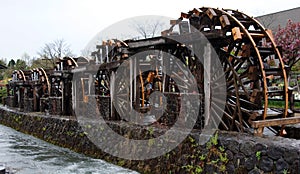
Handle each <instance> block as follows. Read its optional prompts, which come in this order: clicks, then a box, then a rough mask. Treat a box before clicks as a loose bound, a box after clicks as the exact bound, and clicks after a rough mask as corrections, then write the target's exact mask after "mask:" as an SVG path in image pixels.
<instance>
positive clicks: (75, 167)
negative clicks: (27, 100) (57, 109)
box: [0, 125, 137, 174]
mask: <svg viewBox="0 0 300 174" xmlns="http://www.w3.org/2000/svg"><path fill="white" fill-rule="evenodd" d="M1 165H2V166H5V168H6V169H7V170H9V171H10V172H11V173H14V174H52V173H53V174H77V173H78V174H137V172H134V171H130V170H128V169H124V168H121V167H119V166H116V165H113V164H110V163H107V162H105V161H102V160H99V159H93V158H89V157H86V156H84V155H81V154H78V153H75V152H72V151H70V150H69V149H66V148H61V147H58V146H55V145H52V144H49V143H47V142H45V141H42V140H40V139H37V138H35V137H33V136H30V135H26V134H23V133H20V132H17V131H15V130H14V129H11V128H9V127H6V126H3V125H0V166H1Z"/></svg>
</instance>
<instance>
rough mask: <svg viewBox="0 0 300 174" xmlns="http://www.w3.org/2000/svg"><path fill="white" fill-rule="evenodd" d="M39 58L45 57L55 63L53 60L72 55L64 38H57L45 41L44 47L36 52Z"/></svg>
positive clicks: (49, 61)
mask: <svg viewBox="0 0 300 174" xmlns="http://www.w3.org/2000/svg"><path fill="white" fill-rule="evenodd" d="M37 54H38V55H39V56H40V58H41V59H45V60H47V61H44V62H48V63H51V64H52V65H53V66H54V65H55V61H56V60H57V59H59V58H62V57H65V56H73V53H72V51H71V49H70V45H68V44H67V43H66V42H65V40H64V39H58V40H55V41H54V42H51V43H46V44H45V46H44V47H42V48H41V50H40V51H39V52H38V53H37Z"/></svg>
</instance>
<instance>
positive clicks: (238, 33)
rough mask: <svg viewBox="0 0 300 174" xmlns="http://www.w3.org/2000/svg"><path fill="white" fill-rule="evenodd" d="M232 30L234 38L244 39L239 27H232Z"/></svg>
mask: <svg viewBox="0 0 300 174" xmlns="http://www.w3.org/2000/svg"><path fill="white" fill-rule="evenodd" d="M231 32H232V36H233V39H234V40H241V39H242V34H241V31H240V28H239V27H234V28H232V30H231Z"/></svg>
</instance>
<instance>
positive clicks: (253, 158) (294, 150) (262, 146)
mask: <svg viewBox="0 0 300 174" xmlns="http://www.w3.org/2000/svg"><path fill="white" fill-rule="evenodd" d="M0 123H1V124H4V125H7V126H10V127H12V128H14V129H16V130H18V131H21V132H24V133H27V134H30V135H33V136H36V137H38V138H40V139H43V140H45V141H48V142H50V143H53V144H55V145H58V146H62V147H66V148H70V149H72V150H74V151H76V152H79V153H83V154H86V155H88V156H91V157H95V158H101V159H104V160H106V161H108V162H111V163H114V164H117V165H120V166H123V167H126V168H130V169H133V170H136V171H139V172H141V173H168V174H169V173H176V174H177V173H192V172H194V173H197V172H198V173H200V172H201V171H202V172H203V173H213V172H212V171H215V172H217V173H226V172H227V173H285V172H289V173H295V174H299V171H300V141H299V140H294V139H286V138H281V137H271V138H260V137H253V136H251V135H247V134H242V133H235V132H219V133H218V136H214V139H211V140H210V141H209V143H208V144H206V145H200V144H199V143H198V141H199V134H198V133H193V134H191V135H190V136H189V137H188V138H186V139H185V140H184V141H183V142H182V143H181V144H180V145H179V146H177V148H175V149H174V150H172V151H171V152H169V153H167V154H165V155H163V156H160V157H157V158H154V159H150V160H144V161H134V160H124V159H120V158H116V157H113V156H110V155H109V154H106V153H104V152H102V151H101V150H99V149H98V148H97V146H95V145H94V144H93V143H92V142H91V141H89V139H88V138H87V136H86V133H85V132H84V131H83V130H82V129H81V127H80V125H79V124H78V123H77V121H76V120H74V119H70V118H63V117H54V116H43V115H37V114H32V113H30V114H28V113H21V112H16V111H12V110H9V109H7V108H4V107H0ZM107 124H108V125H109V126H110V127H111V128H112V129H113V130H114V131H116V132H117V133H119V134H121V135H126V136H128V137H131V138H139V137H140V138H143V139H144V138H145V137H146V138H150V137H151V136H154V135H157V134H160V133H161V132H163V131H164V130H160V129H157V128H155V129H153V130H154V132H152V134H151V133H150V132H149V131H148V129H145V128H143V127H137V126H132V125H128V124H126V123H124V122H109V121H108V122H107ZM133 136H134V137H133ZM106 141H111V142H113V140H111V139H110V137H106Z"/></svg>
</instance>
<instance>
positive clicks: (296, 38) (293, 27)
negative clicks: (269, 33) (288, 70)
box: [275, 20, 300, 67]
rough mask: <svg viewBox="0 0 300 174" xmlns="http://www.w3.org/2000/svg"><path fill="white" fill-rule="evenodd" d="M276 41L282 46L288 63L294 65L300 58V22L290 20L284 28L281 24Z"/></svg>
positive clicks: (285, 60)
mask: <svg viewBox="0 0 300 174" xmlns="http://www.w3.org/2000/svg"><path fill="white" fill-rule="evenodd" d="M275 41H276V44H277V45H278V46H281V47H282V57H283V60H284V62H285V63H286V64H287V65H289V66H290V67H292V66H293V65H294V64H295V63H297V61H299V60H300V22H298V23H294V22H293V21H292V20H288V22H287V24H286V26H285V27H284V28H281V27H280V26H279V28H278V31H277V32H276V33H275Z"/></svg>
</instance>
